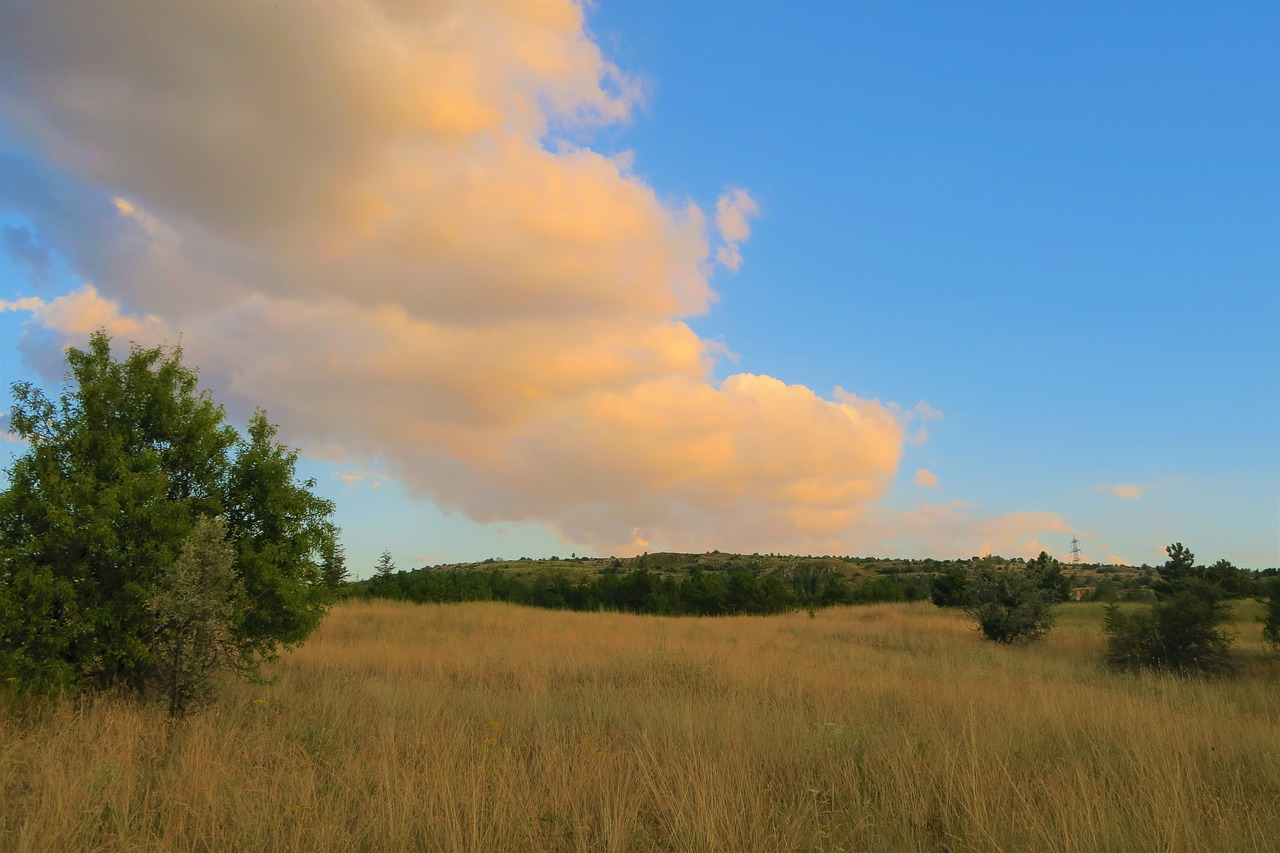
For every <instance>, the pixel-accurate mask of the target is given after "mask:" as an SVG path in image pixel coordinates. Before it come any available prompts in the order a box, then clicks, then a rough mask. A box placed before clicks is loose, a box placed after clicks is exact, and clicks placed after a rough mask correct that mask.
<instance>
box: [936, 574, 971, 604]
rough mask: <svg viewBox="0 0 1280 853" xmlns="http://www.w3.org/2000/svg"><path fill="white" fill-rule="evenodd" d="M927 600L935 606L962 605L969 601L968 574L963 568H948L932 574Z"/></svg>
mask: <svg viewBox="0 0 1280 853" xmlns="http://www.w3.org/2000/svg"><path fill="white" fill-rule="evenodd" d="M929 600H930V601H932V602H933V604H934V606H936V607H963V606H964V605H965V604H967V603H968V602H969V576H968V575H966V574H965V572H964V569H960V568H955V567H952V568H949V569H947V570H946V571H944V572H941V573H939V574H937V575H934V577H933V581H932V582H931V583H930V584H929Z"/></svg>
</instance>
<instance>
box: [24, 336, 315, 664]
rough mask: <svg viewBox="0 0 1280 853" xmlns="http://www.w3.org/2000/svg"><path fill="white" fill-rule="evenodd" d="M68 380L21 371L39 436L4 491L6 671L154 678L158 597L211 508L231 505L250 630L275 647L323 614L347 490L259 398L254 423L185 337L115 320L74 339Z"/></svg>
mask: <svg viewBox="0 0 1280 853" xmlns="http://www.w3.org/2000/svg"><path fill="white" fill-rule="evenodd" d="M67 363H68V368H69V369H68V373H67V376H66V379H65V382H64V387H63V391H62V393H61V394H60V395H59V396H58V397H57V398H55V399H50V398H49V397H48V396H46V395H45V394H44V393H43V392H42V391H41V390H40V389H38V388H37V387H35V386H34V385H32V384H31V383H25V382H20V383H17V384H15V385H14V386H13V392H14V398H15V401H14V405H13V408H12V413H11V424H12V429H13V431H14V432H15V433H17V434H18V435H19V436H21V437H23V438H25V439H26V440H27V441H28V443H29V445H30V446H29V448H28V450H27V452H26V453H25V454H23V455H22V456H20V457H19V458H18V459H17V460H15V462H14V464H13V466H12V467H11V468H10V469H9V471H8V475H9V483H8V487H7V488H6V489H5V490H4V491H3V492H0V675H3V676H5V677H16V678H18V679H19V681H20V682H21V683H23V684H25V685H31V686H33V687H34V686H40V685H57V684H78V685H81V686H105V685H109V684H112V683H118V682H124V683H127V684H129V685H131V686H133V687H135V688H141V687H142V686H143V685H144V684H145V683H146V682H147V681H148V679H150V678H151V677H152V676H154V674H155V671H156V658H155V653H154V650H153V648H152V640H153V638H154V636H155V632H156V626H155V619H154V616H153V614H152V613H151V612H150V611H149V610H148V608H147V602H148V601H149V600H151V599H152V598H153V596H154V595H155V593H156V589H157V585H158V584H159V583H160V580H161V578H162V577H163V576H164V573H165V572H166V571H167V569H168V567H169V566H171V565H172V564H173V563H174V562H175V561H176V560H177V559H178V558H179V555H180V554H181V552H182V547H183V544H184V542H186V540H187V537H188V536H189V535H190V534H191V532H192V530H193V528H194V527H195V525H196V523H197V521H198V520H199V519H201V518H211V519H212V518H220V519H223V521H224V522H225V526H226V538H227V541H228V542H229V543H230V544H231V546H232V547H233V548H234V551H235V573H236V578H237V583H238V584H239V585H240V586H241V587H242V588H243V590H244V593H245V597H246V602H247V605H246V607H245V609H244V611H243V618H242V619H240V620H238V622H237V624H236V625H235V626H234V630H235V635H236V641H237V643H239V644H240V645H242V646H243V647H245V648H246V649H248V650H249V651H250V652H251V653H252V654H254V655H256V656H258V657H261V658H269V657H271V656H272V655H274V654H275V652H276V650H277V648H278V646H279V645H280V644H286V645H288V644H295V643H298V642H301V641H302V639H304V638H305V637H306V636H307V634H308V633H310V631H311V630H312V629H313V628H314V627H315V626H316V624H318V622H319V620H320V617H321V615H322V614H323V612H324V602H325V600H326V599H325V596H324V595H323V590H322V589H321V585H320V575H319V569H318V566H317V559H318V557H319V554H320V550H321V548H322V547H323V546H324V545H325V543H326V542H329V541H331V540H332V539H333V537H334V535H335V533H336V530H335V528H334V527H333V525H332V524H331V523H330V521H329V516H330V515H331V513H332V512H333V504H332V503H331V502H330V501H327V500H324V499H323V498H320V497H318V496H316V495H315V494H313V492H312V489H313V488H314V482H311V481H307V482H299V481H298V479H297V477H296V473H295V465H296V462H297V454H296V453H295V452H293V451H292V450H290V449H288V448H286V447H285V446H284V445H282V444H279V443H277V442H276V441H275V428H274V427H273V426H272V425H271V424H270V423H269V422H268V421H267V418H266V414H265V413H264V412H262V411H261V410H259V411H258V412H256V413H255V414H254V416H253V418H252V420H251V422H250V425H249V431H248V432H249V435H248V437H247V438H244V437H241V436H240V435H239V433H238V432H237V431H236V430H235V428H234V427H232V426H230V425H228V424H227V423H226V422H225V412H224V410H223V408H222V406H220V405H218V404H217V403H215V402H214V401H213V399H212V397H211V396H210V394H209V393H208V392H207V391H200V390H198V377H197V374H196V373H195V371H194V370H192V369H191V368H188V367H187V366H185V365H184V364H183V363H182V350H181V348H180V347H171V348H170V347H154V348H144V347H140V346H138V345H136V344H135V345H133V346H132V347H131V349H130V352H129V355H128V356H127V357H126V358H125V359H123V360H121V361H117V360H116V359H115V358H114V357H113V356H112V353H111V340H110V338H109V337H108V335H107V334H106V333H105V332H102V331H99V332H96V333H94V334H93V335H92V336H91V337H90V339H89V344H88V346H87V347H86V348H85V349H83V350H80V349H76V348H74V347H72V348H69V349H68V350H67Z"/></svg>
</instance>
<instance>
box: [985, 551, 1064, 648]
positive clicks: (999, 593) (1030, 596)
mask: <svg viewBox="0 0 1280 853" xmlns="http://www.w3.org/2000/svg"><path fill="white" fill-rule="evenodd" d="M964 612H965V613H966V614H967V615H968V616H969V618H971V619H973V620H975V621H976V622H977V623H978V628H979V629H980V630H981V631H982V633H983V635H984V636H986V638H987V639H989V640H992V641H994V642H997V643H1026V642H1031V641H1033V640H1038V639H1040V638H1041V637H1043V636H1044V635H1045V634H1047V633H1048V632H1049V630H1050V629H1051V628H1052V627H1053V602H1052V601H1051V600H1050V599H1049V597H1048V596H1047V595H1046V594H1045V592H1044V590H1042V589H1040V587H1039V586H1038V585H1037V583H1036V579H1035V578H1033V577H1031V576H1029V575H1028V574H1027V573H1026V572H1025V571H1022V570H1013V569H992V568H985V567H984V568H981V569H979V570H978V572H977V574H976V575H975V576H974V578H973V580H972V581H970V582H969V592H968V601H967V603H966V604H965V605H964Z"/></svg>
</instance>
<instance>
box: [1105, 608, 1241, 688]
mask: <svg viewBox="0 0 1280 853" xmlns="http://www.w3.org/2000/svg"><path fill="white" fill-rule="evenodd" d="M1228 616H1229V614H1228V613H1227V609H1226V606H1225V605H1224V604H1223V603H1222V602H1221V601H1220V600H1218V599H1215V598H1212V597H1208V596H1205V595H1203V594H1202V593H1197V592H1195V591H1192V590H1183V591H1181V592H1178V593H1176V594H1175V595H1174V596H1173V597H1171V598H1167V599H1165V600H1163V601H1159V602H1157V603H1155V604H1153V605H1151V606H1150V607H1146V608H1143V609H1141V610H1136V611H1132V612H1128V613H1126V612H1124V611H1122V610H1121V609H1120V608H1119V606H1118V605H1115V604H1112V605H1111V606H1109V607H1108V608H1107V615H1106V623H1105V630H1106V636H1107V653H1106V654H1107V658H1106V660H1107V663H1108V664H1109V665H1110V666H1112V667H1115V668H1117V669H1125V670H1138V669H1154V670H1162V671H1167V672H1180V673H1190V672H1200V673H1208V674H1214V673H1224V672H1229V671H1230V670H1231V660H1230V650H1231V636H1230V635H1229V634H1228V633H1227V632H1226V631H1225V630H1224V629H1223V628H1222V623H1223V622H1225V621H1226V620H1227V618H1228Z"/></svg>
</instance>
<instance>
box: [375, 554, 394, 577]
mask: <svg viewBox="0 0 1280 853" xmlns="http://www.w3.org/2000/svg"><path fill="white" fill-rule="evenodd" d="M373 570H374V572H375V573H376V574H377V576H378V577H380V578H389V577H391V573H392V572H394V571H395V570H396V561H395V560H393V559H391V552H390V551H389V550H388V551H383V552H382V556H381V557H379V558H378V562H377V563H376V564H374V567H373Z"/></svg>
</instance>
